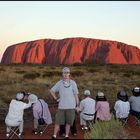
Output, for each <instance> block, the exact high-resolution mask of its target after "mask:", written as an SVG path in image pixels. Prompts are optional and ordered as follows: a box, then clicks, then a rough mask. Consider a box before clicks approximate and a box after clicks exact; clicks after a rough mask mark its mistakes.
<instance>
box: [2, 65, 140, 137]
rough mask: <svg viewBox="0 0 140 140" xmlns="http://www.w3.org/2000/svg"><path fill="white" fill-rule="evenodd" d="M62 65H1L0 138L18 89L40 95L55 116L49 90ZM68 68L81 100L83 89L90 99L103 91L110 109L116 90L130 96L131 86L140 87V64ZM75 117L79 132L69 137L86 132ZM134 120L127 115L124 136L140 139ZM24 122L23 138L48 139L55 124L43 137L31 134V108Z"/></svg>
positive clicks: (59, 73)
mask: <svg viewBox="0 0 140 140" xmlns="http://www.w3.org/2000/svg"><path fill="white" fill-rule="evenodd" d="M63 67H64V66H62V65H59V66H50V65H30V64H28V65H16V64H12V65H0V97H1V98H0V124H1V125H0V127H1V128H0V138H1V139H3V138H5V124H4V119H5V116H6V113H7V111H8V105H9V103H10V101H11V99H13V98H15V95H16V93H17V92H18V91H25V92H30V93H34V94H36V95H37V96H38V97H39V98H43V99H44V100H45V101H46V102H47V103H48V105H49V107H50V110H51V115H52V117H53V119H54V115H55V112H56V109H57V107H56V106H55V102H54V100H53V99H52V97H51V96H50V92H49V89H50V88H51V87H52V86H53V85H54V84H55V83H56V82H57V81H58V80H60V79H61V75H62V73H61V71H62V68H63ZM69 67H70V69H71V78H72V79H73V80H75V81H76V83H77V85H78V89H79V97H80V100H81V99H83V97H84V96H83V92H84V90H86V89H89V90H90V91H91V94H92V95H91V97H92V98H95V96H96V94H97V92H98V91H102V92H104V94H105V95H106V97H107V100H108V101H109V103H110V108H111V111H112V109H113V106H114V103H115V101H116V95H117V92H118V91H119V90H121V89H124V90H125V91H126V92H127V94H128V96H129V97H130V96H131V95H132V92H131V90H132V88H134V87H135V86H140V65H89V66H87V65H86V66H85V65H72V66H69ZM77 119H78V121H77V128H78V134H77V136H76V137H73V136H70V138H72V139H75V138H76V139H83V138H84V133H85V132H83V131H82V130H81V129H80V125H79V123H78V122H79V117H78V118H77ZM133 119H134V118H133V117H131V116H130V118H129V124H128V127H126V130H127V132H128V134H127V135H126V138H140V134H139V131H140V126H135V125H133ZM24 121H25V123H24V130H25V131H24V132H25V135H24V139H29V138H30V139H45V138H46V139H50V138H51V136H52V133H53V127H54V124H52V125H50V126H49V127H48V128H47V130H46V132H45V134H43V135H42V136H37V135H34V134H32V129H33V127H32V125H33V124H32V112H31V109H28V110H26V111H25V114H24ZM59 138H62V137H59Z"/></svg>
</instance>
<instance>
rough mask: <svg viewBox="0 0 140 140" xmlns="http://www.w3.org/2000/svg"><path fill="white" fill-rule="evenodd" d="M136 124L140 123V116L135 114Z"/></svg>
mask: <svg viewBox="0 0 140 140" xmlns="http://www.w3.org/2000/svg"><path fill="white" fill-rule="evenodd" d="M133 124H134V125H140V116H134V122H133Z"/></svg>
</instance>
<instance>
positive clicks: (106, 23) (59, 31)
mask: <svg viewBox="0 0 140 140" xmlns="http://www.w3.org/2000/svg"><path fill="white" fill-rule="evenodd" d="M70 37H85V38H95V39H105V40H115V41H120V42H123V43H126V44H129V45H134V46H137V47H139V48H140V1H11V2H10V1H0V60H1V57H2V55H3V53H4V51H5V50H6V48H7V47H8V46H10V45H13V44H17V43H21V42H25V41H32V40H38V39H47V38H48V39H49V38H51V39H63V38H70Z"/></svg>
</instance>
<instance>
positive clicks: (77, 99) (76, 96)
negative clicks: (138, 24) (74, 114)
mask: <svg viewBox="0 0 140 140" xmlns="http://www.w3.org/2000/svg"><path fill="white" fill-rule="evenodd" d="M74 96H75V100H76V107H79V105H80V104H79V97H78V94H75V95H74Z"/></svg>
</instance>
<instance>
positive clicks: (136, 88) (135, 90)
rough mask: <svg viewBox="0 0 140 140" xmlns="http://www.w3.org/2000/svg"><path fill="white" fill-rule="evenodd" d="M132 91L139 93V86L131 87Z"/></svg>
mask: <svg viewBox="0 0 140 140" xmlns="http://www.w3.org/2000/svg"><path fill="white" fill-rule="evenodd" d="M132 92H133V93H140V87H135V88H133V89H132Z"/></svg>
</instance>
